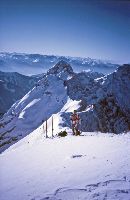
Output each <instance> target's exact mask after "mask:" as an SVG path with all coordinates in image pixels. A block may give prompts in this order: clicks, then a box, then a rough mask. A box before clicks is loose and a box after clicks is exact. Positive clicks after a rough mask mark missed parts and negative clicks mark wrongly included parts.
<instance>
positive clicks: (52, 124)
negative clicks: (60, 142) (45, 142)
mask: <svg viewBox="0 0 130 200" xmlns="http://www.w3.org/2000/svg"><path fill="white" fill-rule="evenodd" d="M53 131H54V129H53V116H52V137H54V135H53Z"/></svg>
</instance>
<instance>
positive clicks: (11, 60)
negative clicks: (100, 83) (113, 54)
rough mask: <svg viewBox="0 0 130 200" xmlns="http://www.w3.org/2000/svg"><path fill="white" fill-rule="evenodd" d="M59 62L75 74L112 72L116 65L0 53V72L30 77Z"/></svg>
mask: <svg viewBox="0 0 130 200" xmlns="http://www.w3.org/2000/svg"><path fill="white" fill-rule="evenodd" d="M60 60H64V61H65V62H67V63H69V64H70V65H71V66H72V67H73V70H74V71H75V72H81V71H82V70H91V71H94V72H99V73H103V74H108V73H111V72H113V71H114V70H115V69H116V68H117V66H118V64H112V63H111V62H107V61H103V60H98V59H91V58H80V57H69V56H54V55H40V54H24V53H0V70H2V71H6V72H7V71H10V72H13V71H17V72H19V73H21V74H25V75H30V74H31V75H32V74H37V73H39V74H41V73H43V72H47V70H48V69H49V68H51V67H53V66H54V65H55V64H56V63H58V62H59V61H60Z"/></svg>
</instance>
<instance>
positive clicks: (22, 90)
mask: <svg viewBox="0 0 130 200" xmlns="http://www.w3.org/2000/svg"><path fill="white" fill-rule="evenodd" d="M39 79H40V77H29V76H24V75H22V74H19V73H17V72H12V73H11V72H1V71H0V113H1V114H4V113H5V112H7V110H8V109H9V108H10V107H11V106H12V105H13V103H15V102H16V101H17V100H19V99H21V98H22V97H23V96H24V95H25V94H26V93H27V92H28V91H29V90H30V89H32V88H33V87H34V85H35V84H36V82H37V81H38V80H39Z"/></svg>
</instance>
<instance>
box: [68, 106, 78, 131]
mask: <svg viewBox="0 0 130 200" xmlns="http://www.w3.org/2000/svg"><path fill="white" fill-rule="evenodd" d="M70 119H71V125H72V131H73V135H80V131H79V130H78V128H79V123H80V117H79V115H78V114H77V110H74V112H73V114H72V115H71V117H70Z"/></svg>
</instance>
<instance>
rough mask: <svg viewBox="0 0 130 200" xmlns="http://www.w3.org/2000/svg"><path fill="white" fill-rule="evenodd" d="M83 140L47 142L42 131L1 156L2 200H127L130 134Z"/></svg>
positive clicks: (69, 138) (92, 136)
mask: <svg viewBox="0 0 130 200" xmlns="http://www.w3.org/2000/svg"><path fill="white" fill-rule="evenodd" d="M69 104H71V105H72V102H69ZM84 135H85V136H77V137H75V136H67V137H65V138H58V137H56V138H53V139H51V138H49V139H45V138H44V135H43V130H42V127H39V128H38V129H37V130H35V131H34V132H33V133H31V134H30V135H28V136H27V137H26V138H24V139H22V140H21V141H19V142H18V143H17V144H15V145H13V146H12V147H10V148H9V149H8V150H7V151H5V152H4V153H2V154H1V155H0V166H1V187H0V199H1V200H23V199H24V200H47V199H48V200H59V199H60V200H129V199H130V156H129V155H130V142H129V141H130V133H128V134H126V135H124V134H123V135H113V134H103V133H102V134H101V133H96V132H94V133H84Z"/></svg>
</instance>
